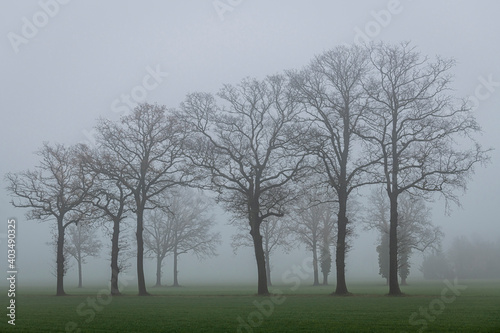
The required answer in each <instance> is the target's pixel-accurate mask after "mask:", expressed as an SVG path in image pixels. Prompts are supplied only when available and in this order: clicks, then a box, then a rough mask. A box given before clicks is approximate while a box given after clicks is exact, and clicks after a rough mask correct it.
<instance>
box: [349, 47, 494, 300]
mask: <svg viewBox="0 0 500 333" xmlns="http://www.w3.org/2000/svg"><path fill="white" fill-rule="evenodd" d="M370 63H371V67H372V73H371V76H370V78H369V79H367V80H366V81H365V85H364V86H365V91H366V92H367V94H368V95H369V101H370V108H369V110H370V112H368V113H364V114H363V124H364V126H363V128H361V129H360V130H359V135H361V136H362V137H363V138H364V139H365V140H367V142H368V141H369V142H371V143H372V144H373V146H372V149H371V150H367V152H366V154H367V155H374V156H378V157H379V158H381V161H382V162H381V167H382V175H383V177H382V179H381V182H383V183H384V184H385V187H386V191H387V195H388V197H389V200H390V226H389V229H390V230H389V243H390V244H389V248H390V250H389V252H390V264H389V294H390V295H400V294H401V290H400V288H399V283H398V255H397V251H398V245H397V230H398V197H399V195H400V194H401V193H403V192H406V191H410V192H412V193H413V194H415V195H417V194H418V195H421V196H423V197H427V196H429V195H430V193H433V192H439V193H441V194H442V195H443V196H444V197H445V198H446V200H447V202H448V201H449V200H451V201H452V202H455V203H459V200H458V196H457V195H456V191H455V190H456V189H462V190H465V189H466V185H467V180H468V178H469V177H470V176H471V174H472V173H473V170H474V166H475V165H476V164H478V163H482V162H485V161H486V160H487V159H488V156H487V151H485V150H483V149H482V148H481V146H480V145H479V144H478V143H477V142H476V141H475V140H474V139H473V137H472V135H473V134H474V133H476V132H478V131H480V127H479V125H478V124H477V122H476V120H475V118H474V116H473V114H472V113H471V110H470V108H469V107H468V105H467V103H466V102H463V101H462V102H460V101H457V100H456V98H454V97H453V96H452V95H450V94H449V89H450V87H449V86H450V82H451V75H450V74H449V71H450V70H451V68H452V67H453V65H454V61H453V60H447V59H442V58H440V57H437V59H436V60H435V61H434V62H431V61H430V60H429V59H428V58H427V57H422V56H421V55H420V53H418V52H417V51H415V49H414V48H413V47H411V46H410V44H409V43H402V44H399V45H387V44H384V43H379V44H376V45H375V44H374V45H371V46H370ZM469 143H472V145H470V146H471V147H470V148H467V146H468V145H469Z"/></svg>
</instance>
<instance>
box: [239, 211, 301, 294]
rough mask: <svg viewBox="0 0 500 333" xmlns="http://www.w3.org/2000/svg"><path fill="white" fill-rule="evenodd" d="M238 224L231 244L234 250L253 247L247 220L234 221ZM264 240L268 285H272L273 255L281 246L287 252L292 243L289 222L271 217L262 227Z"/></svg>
mask: <svg viewBox="0 0 500 333" xmlns="http://www.w3.org/2000/svg"><path fill="white" fill-rule="evenodd" d="M232 223H233V224H235V225H237V226H238V228H239V231H238V232H237V233H236V234H234V235H233V237H232V242H231V246H232V247H233V251H234V252H235V253H236V250H237V249H238V248H239V247H242V246H246V247H253V240H252V236H251V235H250V234H249V233H248V231H247V222H246V221H245V220H235V221H233V222H232ZM261 234H262V242H263V245H262V246H263V248H264V257H265V260H266V274H267V285H268V286H272V281H271V267H272V265H271V255H272V254H273V253H274V252H275V250H276V249H278V248H281V249H282V250H283V251H284V252H285V253H287V252H288V251H290V249H291V247H292V243H291V240H290V233H289V228H288V223H287V222H285V221H283V219H280V218H277V217H274V216H273V217H270V218H269V219H268V221H267V222H266V223H264V224H263V225H262V227H261Z"/></svg>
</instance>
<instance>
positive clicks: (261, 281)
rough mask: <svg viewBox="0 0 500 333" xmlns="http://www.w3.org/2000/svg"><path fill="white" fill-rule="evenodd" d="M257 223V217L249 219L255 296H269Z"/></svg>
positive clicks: (260, 236)
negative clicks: (253, 258) (255, 284)
mask: <svg viewBox="0 0 500 333" xmlns="http://www.w3.org/2000/svg"><path fill="white" fill-rule="evenodd" d="M255 215H256V214H255ZM258 222H259V221H258V216H254V217H251V220H250V227H251V230H250V234H251V235H252V239H253V245H254V250H255V260H256V261H257V276H258V280H257V281H258V282H257V294H258V295H269V290H268V289H267V274H266V260H265V258H264V249H263V248H262V235H261V234H260V231H259V228H260V224H259V223H258Z"/></svg>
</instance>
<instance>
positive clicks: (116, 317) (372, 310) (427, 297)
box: [0, 281, 500, 332]
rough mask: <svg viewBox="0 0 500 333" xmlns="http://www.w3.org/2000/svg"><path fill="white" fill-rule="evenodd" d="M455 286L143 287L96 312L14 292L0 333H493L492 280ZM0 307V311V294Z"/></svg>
mask: <svg viewBox="0 0 500 333" xmlns="http://www.w3.org/2000/svg"><path fill="white" fill-rule="evenodd" d="M459 284H460V285H465V286H467V289H465V290H463V291H461V295H460V296H459V297H456V298H455V299H454V300H453V301H450V302H449V303H446V304H445V303H443V302H441V303H440V301H439V299H441V292H442V291H443V289H445V288H446V285H445V284H444V283H443V282H442V281H438V282H418V283H415V284H413V285H410V286H406V287H403V288H402V289H403V292H405V293H406V296H403V297H388V296H385V293H386V292H387V287H386V286H384V285H380V284H374V283H371V284H370V283H366V284H361V283H359V284H352V285H349V287H350V290H351V292H353V294H354V295H353V296H349V297H334V296H330V295H329V294H330V293H331V292H332V290H333V287H331V286H330V287H311V286H300V287H299V288H298V289H297V290H295V291H292V290H291V289H290V286H277V287H273V289H271V290H274V291H275V292H276V293H277V294H280V295H279V296H276V298H275V301H276V303H273V301H272V300H271V298H269V297H257V296H255V295H254V293H255V287H252V286H227V287H224V286H209V287H208V286H189V287H182V288H149V292H151V293H153V294H155V296H151V297H138V296H135V295H134V294H135V293H136V291H135V290H134V289H132V287H127V289H126V291H127V292H126V295H125V296H121V297H113V298H107V296H105V295H102V297H103V298H102V300H99V301H101V302H102V303H103V304H102V305H101V304H100V303H99V302H98V300H97V299H96V295H97V294H98V290H101V289H102V288H99V287H95V288H85V289H67V292H68V293H71V294H72V296H67V297H55V296H52V295H51V294H50V292H47V291H43V290H37V289H30V288H22V291H21V293H20V294H19V295H17V297H16V326H15V327H13V326H11V325H7V319H8V318H7V316H5V314H3V315H2V317H3V318H4V319H3V320H2V322H1V323H0V332H65V331H66V327H68V330H67V331H68V332H78V330H77V329H76V327H77V328H78V329H81V332H236V331H237V328H238V326H239V322H238V318H240V319H241V320H242V321H245V322H247V324H248V323H249V322H250V323H249V324H250V326H247V328H250V329H242V330H241V331H242V332H418V330H419V329H420V328H423V327H424V326H423V325H424V324H423V322H425V323H426V325H427V326H426V327H425V328H426V329H425V332H500V281H460V283H459ZM281 294H282V295H281ZM452 295H453V294H452V293H451V292H447V294H446V296H450V297H451V296H452ZM94 301H95V302H96V303H95V304H96V305H95V308H93V306H92V304H93V303H92V302H94ZM89 302H90V303H89ZM255 302H257V304H260V307H261V310H260V311H259V309H258V307H257V306H256V305H255ZM2 304H7V299H6V297H5V296H4V295H2ZM270 304H272V306H271V305H270ZM430 305H431V306H432V305H434V306H435V307H436V309H437V310H439V311H438V313H437V315H432V314H431V315H432V317H430V318H432V320H430V319H427V320H424V318H425V317H423V316H422V315H418V316H417V317H415V318H413V320H414V321H413V324H414V325H411V323H410V316H411V315H412V314H413V313H415V312H417V313H418V312H419V311H420V308H423V309H427V310H429V306H430ZM441 305H444V308H443V309H442V311H441V308H440V306H441ZM4 309H5V307H4ZM4 311H6V310H4ZM4 313H5V312H4ZM252 320H253V321H252ZM67 325H68V326H67ZM71 325H73V326H74V327H75V330H71V329H70V328H71Z"/></svg>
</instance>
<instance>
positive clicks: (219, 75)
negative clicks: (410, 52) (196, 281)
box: [0, 0, 500, 281]
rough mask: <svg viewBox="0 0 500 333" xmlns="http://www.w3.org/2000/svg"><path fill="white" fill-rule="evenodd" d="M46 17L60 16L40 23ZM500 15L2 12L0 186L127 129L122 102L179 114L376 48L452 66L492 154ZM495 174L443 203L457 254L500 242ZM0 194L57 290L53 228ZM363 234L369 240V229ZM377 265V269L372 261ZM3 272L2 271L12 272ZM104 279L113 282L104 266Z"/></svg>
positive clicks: (499, 100) (368, 7)
mask: <svg viewBox="0 0 500 333" xmlns="http://www.w3.org/2000/svg"><path fill="white" fill-rule="evenodd" d="M60 2H61V3H62V2H68V1H67V0H66V1H62V0H61V1H60ZM54 3H56V4H57V7H54V6H53V4H54ZM42 4H52V5H51V6H48V7H47V6H46V5H42ZM221 4H225V7H220V6H223V5H221ZM231 4H233V5H231ZM217 6H219V7H217ZM43 7H45V8H46V9H45V11H48V12H50V13H49V14H51V15H47V14H44V13H43V11H44V9H43ZM47 8H48V9H47ZM388 13H389V14H390V15H387V14H388ZM498 13H500V3H499V2H498V1H494V0H489V1H487V0H482V1H476V2H473V1H430V0H428V1H410V0H401V1H387V0H383V1H373V0H372V1H368V0H364V1H345V0H343V1H340V0H337V1H326V0H323V1H265V0H252V1H250V0H242V1H238V0H220V1H213V0H204V1H201V0H193V1H181V0H176V1H159V0H158V1H131V0H128V1H117V0H116V1H97V0H86V1H76V0H73V1H69V2H68V3H67V4H60V3H59V2H57V1H56V0H40V1H34V0H29V1H28V0H24V1H5V0H3V1H1V2H0V37H1V38H0V50H1V61H0V73H1V79H0V110H1V114H2V119H3V128H2V135H3V140H2V144H1V146H0V149H1V150H0V156H1V157H2V163H1V165H0V174H1V175H2V176H3V175H4V174H5V173H6V172H9V171H20V170H23V169H27V168H32V167H33V166H34V164H35V163H36V162H37V159H36V157H35V156H34V155H33V154H32V153H33V152H34V151H35V150H37V149H38V148H39V147H40V146H41V144H42V142H43V141H49V142H52V143H54V142H61V143H68V144H71V143H76V142H80V141H85V140H88V137H87V136H86V134H85V133H87V134H88V133H90V132H91V129H92V126H93V125H94V123H95V120H96V118H98V117H106V118H111V119H118V117H119V115H121V114H122V112H116V111H120V110H124V109H126V108H127V102H126V99H127V97H126V95H132V97H131V98H132V100H133V98H134V97H133V96H135V98H136V99H137V100H140V99H141V98H142V97H144V93H146V94H147V97H146V100H147V101H148V102H158V103H160V104H165V105H167V106H168V107H176V106H178V104H179V103H180V102H181V101H182V100H183V98H184V96H185V95H186V94H187V93H188V92H193V91H209V92H216V91H217V90H218V89H219V88H220V86H221V84H223V83H236V82H238V81H239V80H241V79H242V78H244V77H246V76H256V77H260V78H261V77H263V76H265V75H267V74H273V73H277V72H280V71H282V70H285V69H292V68H300V67H302V66H304V65H306V64H307V63H308V62H309V60H310V59H311V58H312V57H313V56H314V55H315V54H318V53H319V52H321V51H323V50H326V49H329V48H332V47H334V46H336V45H339V44H343V43H352V42H353V41H355V40H357V41H359V40H361V39H368V38H369V39H371V40H385V41H392V42H398V41H403V40H411V41H412V42H413V43H414V45H416V46H417V47H418V48H419V50H420V51H422V53H424V54H428V55H430V56H434V55H442V56H445V57H454V58H455V59H457V66H456V67H455V69H454V70H453V72H454V74H455V76H456V78H455V82H454V88H455V89H456V94H457V95H458V96H463V97H466V96H474V97H475V98H477V101H479V103H478V107H477V108H476V116H477V119H478V120H479V122H480V124H481V125H482V127H483V130H484V134H483V136H482V137H481V138H480V141H481V142H482V143H483V144H484V145H485V146H491V147H497V146H498V142H499V136H500V135H499V134H498V129H499V128H500V112H499V107H498V106H500V39H499V36H498V33H499V31H500V20H499V17H498ZM44 15H45V16H44ZM24 18H25V19H24ZM37 20H38V21H37ZM26 22H29V23H28V24H27V23H26ZM33 23H36V24H38V25H39V27H38V28H37V27H36V26H35V28H36V29H37V30H38V31H33V30H32V29H31V30H30V29H29V27H28V26H29V25H30V24H33ZM28 36H29V37H28ZM19 38H25V39H23V43H21V44H17V43H19V41H20V39H19ZM12 40H15V41H17V42H12ZM16 51H17V52H16ZM152 72H156V74H152ZM165 73H168V76H167V75H166V74H165ZM148 75H149V76H148ZM488 81H490V83H488ZM499 164H500V158H499V155H498V151H494V152H493V153H492V164H490V165H489V166H488V168H486V169H485V168H478V170H477V173H476V175H475V176H474V178H473V180H472V181H471V183H470V186H469V191H468V192H467V194H466V195H465V196H464V197H463V199H462V203H463V206H464V207H463V209H454V211H453V213H452V215H451V216H450V217H446V216H444V214H443V211H444V209H443V204H442V202H437V203H436V205H435V206H436V208H435V209H434V213H433V218H434V223H435V224H437V225H441V226H442V228H443V230H444V231H445V233H446V235H447V239H448V240H449V239H450V237H454V236H456V235H460V234H469V233H475V232H476V233H477V234H483V235H487V236H488V237H495V238H497V239H498V238H499V237H500V227H499V225H500V224H499V222H500V221H499V217H498V199H499V198H500V177H499V176H498V170H499V166H500V165H499ZM2 185H3V186H2V188H1V189H0V211H1V213H2V214H1V218H2V219H3V220H4V221H6V220H7V218H8V217H11V216H15V217H17V218H18V221H19V222H18V223H19V229H20V230H19V236H18V237H19V248H18V251H19V263H20V265H22V266H23V270H24V272H25V273H23V274H25V275H27V276H31V275H34V274H38V273H37V272H40V274H42V275H44V276H48V277H50V273H48V270H47V269H46V268H45V266H46V264H47V263H49V262H51V261H52V258H51V257H50V255H51V253H50V251H45V247H46V246H45V242H47V241H49V240H50V239H49V238H50V237H49V236H48V232H47V230H48V225H46V224H38V223H37V222H34V221H25V218H24V214H23V212H22V211H21V210H19V209H15V208H13V207H12V206H10V205H9V204H8V201H9V198H8V197H7V195H6V193H5V190H4V187H5V184H4V182H3V181H2ZM221 226H223V222H221ZM5 230H6V223H2V224H1V228H0V233H5ZM358 231H359V232H362V231H361V228H358ZM363 234H365V232H363ZM39 235H42V236H41V237H38V236H39ZM229 235H230V232H229V231H228V232H226V233H225V235H224V236H225V239H224V240H223V241H224V243H225V245H224V246H223V247H222V248H221V249H223V250H224V251H227V247H228V244H229V243H230V239H229ZM226 236H227V237H226ZM0 241H2V245H1V246H2V248H3V247H4V245H5V242H4V240H3V239H2V238H0ZM373 241H374V238H373V237H368V236H366V235H362V236H360V237H359V238H358V239H357V240H356V243H355V249H354V250H353V253H352V254H351V256H350V260H349V263H348V265H350V266H349V267H348V271H351V272H357V271H359V272H360V271H361V268H362V267H361V266H362V265H363V264H362V263H361V262H360V261H358V262H356V258H358V259H360V258H364V255H363V253H364V251H373V252H375V246H374V245H373ZM39 248H44V250H43V251H40V250H39ZM37 253H41V254H39V255H40V256H41V258H38V257H37ZM103 255H104V252H103ZM306 255H307V254H304V257H305V256H306ZM2 256H3V255H2ZM239 256H242V257H243V258H245V260H247V261H246V262H245V263H244V264H238V266H237V267H241V271H242V273H241V275H245V274H246V273H248V274H250V279H249V280H250V281H252V280H253V278H254V275H252V274H253V272H254V270H255V268H254V267H253V266H254V259H253V257H252V255H251V250H249V251H248V252H244V253H243V254H241V255H239ZM373 258H374V260H376V259H375V258H376V255H375V254H373ZM226 259H228V260H233V264H232V265H236V264H235V262H236V260H235V259H234V257H233V256H232V253H229V252H228V253H227V254H226V253H224V255H223V256H221V257H219V258H216V259H213V260H212V259H210V260H208V261H207V262H206V263H203V264H202V267H204V268H205V269H211V268H212V267H213V266H215V265H217V264H221V265H222V262H223V261H224V260H226ZM289 260H290V259H287V257H283V263H282V264H279V265H280V267H283V268H284V269H286V265H289V262H290V261H289ZM360 260H361V259H360ZM0 262H1V265H2V266H1V267H2V268H1V269H2V270H3V267H4V266H3V265H4V262H5V260H3V259H1V260H0ZM167 265H168V266H167V271H170V269H169V263H167ZM245 265H247V266H250V267H244V266H245ZM277 265H278V264H277ZM369 265H370V267H371V266H372V263H370V264H369ZM373 265H374V267H371V270H372V271H373V270H375V274H376V270H377V269H376V262H375V263H373ZM355 266H360V267H355ZM100 267H101V268H102V269H103V270H107V269H108V265H107V263H105V264H101V266H100ZM190 267H191V266H190ZM192 267H194V266H192ZM190 269H191V271H194V268H185V270H186V274H188V273H187V271H189V270H190ZM233 269H234V268H233ZM415 270H416V269H415ZM132 273H133V272H132ZM372 273H373V272H372ZM107 275H108V273H107V271H106V272H105V276H106V277H107ZM148 277H149V278H152V277H153V274H148ZM25 279H27V278H25ZM22 280H23V276H22V275H21V276H20V281H22Z"/></svg>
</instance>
